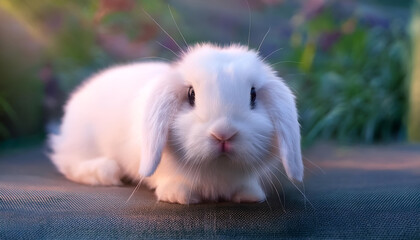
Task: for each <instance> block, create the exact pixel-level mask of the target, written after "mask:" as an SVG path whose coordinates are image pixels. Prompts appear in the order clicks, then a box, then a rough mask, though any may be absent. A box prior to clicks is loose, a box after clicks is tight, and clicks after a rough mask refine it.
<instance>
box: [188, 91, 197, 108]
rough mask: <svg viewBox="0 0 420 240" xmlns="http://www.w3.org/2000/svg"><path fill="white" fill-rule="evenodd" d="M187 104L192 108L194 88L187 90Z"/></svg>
mask: <svg viewBox="0 0 420 240" xmlns="http://www.w3.org/2000/svg"><path fill="white" fill-rule="evenodd" d="M188 102H189V103H190V105H191V106H192V107H194V104H195V92H194V88H193V87H190V88H189V89H188Z"/></svg>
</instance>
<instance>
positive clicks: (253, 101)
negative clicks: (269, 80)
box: [250, 87, 257, 109]
mask: <svg viewBox="0 0 420 240" xmlns="http://www.w3.org/2000/svg"><path fill="white" fill-rule="evenodd" d="M256 98H257V93H256V92H255V88H254V87H252V88H251V103H250V105H251V109H254V108H255V99H256Z"/></svg>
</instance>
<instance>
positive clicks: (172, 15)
mask: <svg viewBox="0 0 420 240" xmlns="http://www.w3.org/2000/svg"><path fill="white" fill-rule="evenodd" d="M168 9H169V13H170V14H171V17H172V20H174V23H175V27H176V29H177V30H178V32H179V35H181V37H182V40H183V41H184V43H185V46H186V47H188V43H187V41H185V38H184V35H183V34H182V32H181V30H180V29H179V26H178V23H176V21H175V17H174V14H173V13H172V9H171V7H170V6H169V4H168Z"/></svg>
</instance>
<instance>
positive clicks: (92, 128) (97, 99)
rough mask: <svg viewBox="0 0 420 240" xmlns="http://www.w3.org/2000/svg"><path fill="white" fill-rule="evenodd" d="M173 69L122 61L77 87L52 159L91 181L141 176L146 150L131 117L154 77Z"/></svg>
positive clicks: (54, 138)
mask: <svg viewBox="0 0 420 240" xmlns="http://www.w3.org/2000/svg"><path fill="white" fill-rule="evenodd" d="M169 68H170V66H169V65H168V64H165V63H137V64H130V65H125V66H117V67H113V68H110V69H106V70H105V71H102V72H100V73H99V74H96V75H95V76H93V77H92V78H91V79H89V80H88V81H87V82H86V83H84V84H83V85H82V86H81V87H80V88H79V89H78V90H77V91H75V92H74V93H73V94H72V96H71V98H70V100H69V102H68V103H67V105H66V107H65V113H66V114H65V116H64V118H63V122H62V126H61V129H60V135H59V136H52V146H53V149H54V155H53V158H52V160H53V162H54V164H55V165H56V166H57V167H58V169H59V170H60V172H62V173H63V174H65V175H66V177H68V178H69V179H71V180H73V181H76V182H81V183H84V184H91V185H115V184H120V178H121V177H122V176H128V177H130V178H131V179H137V178H139V177H140V176H139V174H138V168H139V164H140V162H139V159H140V156H139V154H140V152H139V151H138V150H137V151H136V150H135V148H136V147H138V144H137V146H134V145H135V143H133V142H132V141H130V137H129V136H130V131H131V128H132V127H133V123H132V121H130V118H127V117H126V116H130V115H132V114H133V110H134V109H133V108H135V106H133V103H134V102H135V99H136V98H138V97H139V96H140V97H141V90H142V89H144V88H143V87H144V86H145V85H147V83H148V81H153V80H154V79H156V78H158V77H159V75H162V74H163V73H166V72H167V71H168V69H169ZM133 150H134V152H133ZM87 169H90V170H89V171H87Z"/></svg>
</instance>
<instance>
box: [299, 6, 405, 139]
mask: <svg viewBox="0 0 420 240" xmlns="http://www.w3.org/2000/svg"><path fill="white" fill-rule="evenodd" d="M332 8H333V6H331V8H326V9H324V10H323V12H321V13H319V14H318V15H317V16H316V17H314V18H313V19H311V20H310V21H306V22H305V24H304V25H303V26H302V27H301V28H300V29H298V30H297V31H299V33H295V34H300V35H305V36H306V39H307V40H306V41H303V42H302V43H298V44H295V47H294V48H293V51H292V54H291V60H295V61H297V62H299V65H298V68H299V69H298V71H301V72H303V73H304V74H301V75H297V76H296V80H297V81H296V83H295V85H296V86H295V87H296V92H297V95H298V104H299V109H300V117H301V125H302V134H303V136H304V140H305V143H310V142H312V141H314V140H315V139H318V138H324V139H325V138H326V139H336V140H339V141H343V142H373V141H378V140H381V141H390V140H398V139H400V140H401V139H403V137H404V135H405V122H406V119H405V118H406V111H407V91H408V87H407V81H406V80H407V72H408V66H409V60H410V56H409V45H408V41H407V39H408V38H407V33H406V31H405V28H404V24H403V23H397V22H391V23H390V24H391V25H390V27H389V28H387V27H375V28H372V27H370V28H369V27H367V26H366V25H364V24H362V23H358V19H357V18H356V17H354V16H350V17H349V18H348V19H343V21H337V20H336V19H334V18H333V17H332V14H331V11H332ZM322 34H323V35H324V38H322ZM323 43H324V45H328V46H326V47H324V49H323V48H322V45H323ZM292 45H293V44H292ZM308 49H311V50H308ZM308 52H310V53H308ZM308 55H310V56H308Z"/></svg>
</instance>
